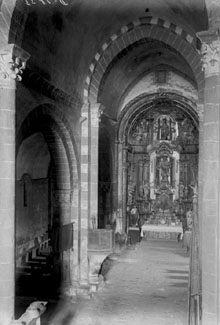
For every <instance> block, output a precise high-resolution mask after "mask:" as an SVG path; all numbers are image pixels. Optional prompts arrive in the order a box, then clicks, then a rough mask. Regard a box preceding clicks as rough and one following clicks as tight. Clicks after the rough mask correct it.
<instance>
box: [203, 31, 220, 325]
mask: <svg viewBox="0 0 220 325" xmlns="http://www.w3.org/2000/svg"><path fill="white" fill-rule="evenodd" d="M216 35H217V34H213V35H208V34H205V35H203V37H201V35H200V37H201V38H202V41H203V44H202V49H201V53H202V55H203V62H204V71H205V89H204V124H203V125H204V129H203V131H204V132H203V209H202V210H203V215H202V309H203V324H209V325H214V324H215V325H217V324H219V322H220V318H219V317H220V301H219V296H220V290H219V289H220V287H219V280H220V272H219V270H220V260H219V250H220V243H219V238H220V226H219V218H220V188H219V185H220V177H219V176H220V173H219V169H220V150H219V145H220V134H219V132H220V95H219V50H220V41H219V39H218V38H217V37H216ZM213 36H214V37H215V38H214V39H213Z"/></svg>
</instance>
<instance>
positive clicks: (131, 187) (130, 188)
mask: <svg viewBox="0 0 220 325" xmlns="http://www.w3.org/2000/svg"><path fill="white" fill-rule="evenodd" d="M134 194H135V184H129V185H128V202H127V204H128V205H131V204H132V203H133V197H134Z"/></svg>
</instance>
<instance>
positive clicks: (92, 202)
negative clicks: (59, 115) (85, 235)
mask: <svg viewBox="0 0 220 325" xmlns="http://www.w3.org/2000/svg"><path fill="white" fill-rule="evenodd" d="M89 113H90V114H89V223H90V224H89V226H90V227H91V228H97V226H98V164H99V160H98V159H99V158H98V150H99V149H98V148H99V117H100V113H101V111H100V104H90V109H89Z"/></svg>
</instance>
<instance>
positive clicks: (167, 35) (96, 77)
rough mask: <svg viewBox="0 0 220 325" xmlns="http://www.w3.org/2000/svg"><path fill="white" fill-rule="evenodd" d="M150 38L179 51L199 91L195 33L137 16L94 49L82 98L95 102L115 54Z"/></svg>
mask: <svg viewBox="0 0 220 325" xmlns="http://www.w3.org/2000/svg"><path fill="white" fill-rule="evenodd" d="M146 38H151V39H155V40H159V41H161V42H163V43H164V44H167V45H169V46H171V47H175V49H176V50H177V51H178V52H179V53H181V55H182V56H184V58H185V59H186V61H187V63H188V64H189V66H190V67H191V69H192V71H193V73H194V76H195V79H196V83H197V86H198V89H199V96H200V97H201V96H202V95H203V91H201V92H200V90H203V86H204V74H203V71H202V63H201V60H200V56H199V54H198V52H197V49H198V48H200V44H201V41H200V40H199V38H197V37H196V35H191V34H189V33H188V32H187V31H185V30H184V29H182V28H181V27H180V26H177V25H175V24H173V23H172V22H169V21H167V20H163V19H161V18H158V17H150V16H148V17H141V18H138V19H137V20H135V21H132V22H130V23H128V24H127V25H124V26H123V27H122V28H121V29H120V30H119V31H117V32H116V33H115V34H113V35H112V36H111V37H110V38H109V39H108V40H107V41H106V42H105V43H104V44H103V45H102V47H101V49H100V50H99V51H98V52H97V53H96V55H95V57H94V60H93V62H92V63H91V65H90V67H89V72H88V75H87V78H86V82H85V87H84V99H85V101H88V100H89V102H91V103H97V102H98V92H99V87H100V84H101V81H102V79H103V77H104V74H105V72H106V70H107V68H108V66H109V65H110V63H111V62H112V60H113V59H114V58H115V57H116V56H117V55H119V56H121V55H125V54H126V51H127V50H126V49H127V48H128V47H129V46H132V45H133V44H134V43H137V42H138V41H140V40H144V39H146Z"/></svg>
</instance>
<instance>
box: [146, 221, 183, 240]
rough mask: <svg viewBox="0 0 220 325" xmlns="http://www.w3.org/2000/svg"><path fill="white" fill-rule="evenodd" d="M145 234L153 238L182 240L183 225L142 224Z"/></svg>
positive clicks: (148, 237) (147, 237)
mask: <svg viewBox="0 0 220 325" xmlns="http://www.w3.org/2000/svg"><path fill="white" fill-rule="evenodd" d="M142 230H143V234H144V237H145V238H146V239H151V240H175V241H177V240H178V239H179V240H182V238H183V229H182V226H181V225H175V226H168V225H150V224H144V225H143V226H142Z"/></svg>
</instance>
